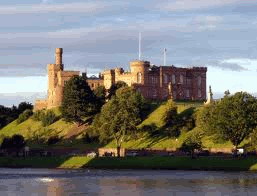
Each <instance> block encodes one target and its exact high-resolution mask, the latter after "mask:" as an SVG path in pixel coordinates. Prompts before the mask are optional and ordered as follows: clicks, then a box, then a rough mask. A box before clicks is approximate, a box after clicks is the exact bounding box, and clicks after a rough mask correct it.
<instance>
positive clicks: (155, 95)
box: [153, 89, 157, 98]
mask: <svg viewBox="0 0 257 196" xmlns="http://www.w3.org/2000/svg"><path fill="white" fill-rule="evenodd" d="M156 97H157V90H156V89H153V98H156Z"/></svg>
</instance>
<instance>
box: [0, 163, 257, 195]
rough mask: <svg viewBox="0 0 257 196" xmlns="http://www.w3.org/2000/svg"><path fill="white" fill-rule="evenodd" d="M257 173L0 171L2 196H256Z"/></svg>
mask: <svg viewBox="0 0 257 196" xmlns="http://www.w3.org/2000/svg"><path fill="white" fill-rule="evenodd" d="M256 185H257V173H253V172H221V171H172V170H169V171H165V170H161V171H158V170H153V171H152V170H149V171H148V170H147V171H145V170H144V171H142V170H121V171H118V170H117V171H115V170H114V171H112V170H61V169H60V170H59V169H5V168H1V169H0V196H17V195H19V196H30V195H31V196H45V195H47V196H66V195H68V196H73V195H74V196H75V195H76V196H77V195H80V196H81V195H108V196H112V195H122V196H139V195H140V196H142V195H147V196H151V195H157V196H161V195H163V196H166V195H168V196H172V195H174V196H187V195H188V196H191V195H192V196H193V195H194V196H196V195H197V196H198V195H199V196H200V195H204V196H211V195H213V196H214V195H215V196H219V195H240V196H241V195H247V196H251V195H252V196H255V195H257V186H256Z"/></svg>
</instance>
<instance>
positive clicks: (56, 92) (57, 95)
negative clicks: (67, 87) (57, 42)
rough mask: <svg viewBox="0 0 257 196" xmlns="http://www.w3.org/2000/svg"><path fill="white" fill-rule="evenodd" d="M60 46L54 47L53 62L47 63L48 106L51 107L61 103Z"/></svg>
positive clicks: (61, 69) (61, 51) (61, 50)
mask: <svg viewBox="0 0 257 196" xmlns="http://www.w3.org/2000/svg"><path fill="white" fill-rule="evenodd" d="M62 53H63V49H62V48H56V49H55V64H48V70H47V72H48V106H47V108H52V107H54V106H58V105H61V101H62V91H63V88H62V87H61V86H60V85H59V84H60V81H59V80H60V75H61V74H60V72H62V71H63V64H62Z"/></svg>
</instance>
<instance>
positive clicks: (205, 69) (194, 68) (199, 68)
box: [192, 67, 207, 72]
mask: <svg viewBox="0 0 257 196" xmlns="http://www.w3.org/2000/svg"><path fill="white" fill-rule="evenodd" d="M192 69H193V70H194V71H195V70H197V71H203V72H207V67H192Z"/></svg>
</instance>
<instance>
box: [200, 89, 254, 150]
mask: <svg viewBox="0 0 257 196" xmlns="http://www.w3.org/2000/svg"><path fill="white" fill-rule="evenodd" d="M256 111H257V100H256V98H255V97H253V96H252V95H250V94H248V93H246V92H238V93H236V94H235V95H233V96H225V97H224V99H223V100H221V101H220V102H218V103H215V104H210V105H207V106H205V107H204V108H202V109H201V110H200V111H199V113H198V115H197V118H198V119H197V123H198V124H199V125H200V127H201V128H202V129H203V130H205V132H206V133H207V134H217V135H218V136H222V137H223V139H225V140H229V141H231V142H232V144H233V145H234V146H235V148H237V147H238V145H239V144H240V143H241V142H242V141H243V140H244V139H245V138H246V137H248V136H249V135H250V134H251V133H252V132H253V130H254V128H255V127H256V126H257V112H256Z"/></svg>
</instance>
